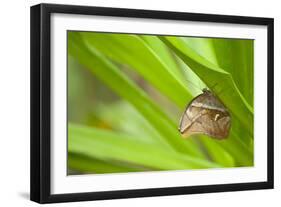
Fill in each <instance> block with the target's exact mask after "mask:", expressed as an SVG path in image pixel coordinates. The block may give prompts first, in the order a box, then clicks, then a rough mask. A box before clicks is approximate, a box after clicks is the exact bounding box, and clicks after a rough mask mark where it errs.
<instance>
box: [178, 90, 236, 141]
mask: <svg viewBox="0 0 281 207" xmlns="http://www.w3.org/2000/svg"><path fill="white" fill-rule="evenodd" d="M230 127H231V116H230V113H229V112H228V110H227V108H226V107H225V106H224V105H223V104H222V102H221V101H220V100H219V99H218V98H217V97H216V96H215V95H214V94H213V93H212V92H211V91H210V90H208V89H206V88H205V89H203V93H202V94H200V95H198V96H197V97H195V98H194V99H193V100H192V101H191V102H190V103H189V104H188V105H187V107H186V109H185V111H184V113H183V115H182V117H181V119H180V124H179V131H180V133H181V134H182V136H183V137H189V136H190V135H193V134H206V135H208V136H210V137H212V138H215V139H225V138H227V137H228V135H229V131H230Z"/></svg>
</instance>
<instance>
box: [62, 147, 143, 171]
mask: <svg viewBox="0 0 281 207" xmlns="http://www.w3.org/2000/svg"><path fill="white" fill-rule="evenodd" d="M67 164H68V167H69V169H71V170H74V171H75V172H76V173H71V174H72V175H73V174H81V173H82V174H85V173H86V174H88V173H89V174H90V173H96V174H97V173H122V172H143V171H146V170H148V169H146V168H144V167H140V166H132V165H130V166H127V165H128V164H127V165H126V164H124V163H120V162H119V163H118V162H116V161H110V160H99V159H96V158H91V157H88V156H85V155H83V154H77V153H71V152H69V154H68V159H67Z"/></svg>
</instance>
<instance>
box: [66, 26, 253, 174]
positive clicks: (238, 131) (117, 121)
mask: <svg viewBox="0 0 281 207" xmlns="http://www.w3.org/2000/svg"><path fill="white" fill-rule="evenodd" d="M253 49H254V40H241V39H220V38H199V37H178V36H154V35H134V34H113V33H97V32H76V31H69V32H68V68H67V70H68V174H84V173H115V172H119V173H120V172H138V171H155V170H185V169H205V168H221V167H222V168H224V167H241V166H252V165H253V158H254V157H253V155H254V153H253V143H254V138H253V116H254V109H253V100H254V98H253V67H254V66H253V55H254V54H253ZM205 87H207V88H209V89H210V90H211V91H212V92H213V93H214V94H215V95H216V96H217V97H219V99H220V100H221V101H222V102H223V104H224V105H225V106H226V107H227V108H228V110H229V111H230V113H231V118H232V126H231V131H230V135H229V137H228V138H227V139H225V140H216V139H213V138H210V137H208V136H205V135H194V136H191V137H189V138H187V139H183V138H182V137H181V135H180V133H179V132H178V124H179V120H180V117H181V114H182V113H183V111H184V109H185V107H186V105H187V104H188V103H189V102H190V101H191V100H192V99H193V98H194V97H195V96H197V95H198V94H200V93H202V89H203V88H205Z"/></svg>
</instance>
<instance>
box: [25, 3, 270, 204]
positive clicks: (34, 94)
mask: <svg viewBox="0 0 281 207" xmlns="http://www.w3.org/2000/svg"><path fill="white" fill-rule="evenodd" d="M53 13H67V14H83V15H99V16H113V17H134V18H151V19H166V20H181V21H194V22H210V23H211V22H219V23H233V24H248V25H265V26H267V34H268V37H267V38H268V39H267V45H268V46H267V58H268V62H267V75H268V85H267V92H268V97H267V104H268V106H267V107H268V108H267V114H268V120H267V127H268V131H267V133H268V134H267V156H268V157H267V158H268V159H267V175H268V177H267V181H266V182H249V183H238V184H221V185H203V186H187V187H167V188H153V189H137V190H121V191H105V192H87V193H74V194H51V193H50V187H51V186H50V185H51V183H50V170H51V160H50V150H51V143H50V135H51V134H50V130H51V114H50V112H51V110H50V107H51V104H50V103H51V90H50V81H51V74H50V58H51V55H50V52H51V50H50V32H51V25H50V24H51V22H50V15H51V14H53ZM30 24H31V36H30V42H31V59H30V62H31V129H30V130H31V152H30V159H31V169H30V170H31V173H30V199H31V200H32V201H36V202H39V203H53V202H69V201H86V200H102V199H118V198H133V197H145V196H164V195H179V194H194V193H210V192H224V191H241V190H254V189H270V188H273V177H274V170H273V164H274V158H273V154H274V152H273V149H274V147H273V132H274V129H273V120H274V117H273V116H274V111H273V110H274V108H273V95H274V89H273V86H274V83H273V80H274V78H273V73H274V72H273V34H274V32H273V28H274V20H273V19H272V18H260V17H245V16H228V15H213V14H195V13H182V12H169V11H153V10H136V9H121V8H104V7H89V6H72V5H56V4H39V5H35V6H32V7H31V22H30Z"/></svg>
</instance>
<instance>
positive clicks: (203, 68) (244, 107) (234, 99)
mask: <svg viewBox="0 0 281 207" xmlns="http://www.w3.org/2000/svg"><path fill="white" fill-rule="evenodd" d="M159 38H160V39H161V40H162V41H163V42H165V43H166V44H167V45H168V46H169V47H170V48H171V49H172V50H173V51H174V52H175V53H176V54H177V55H178V56H179V57H180V58H181V59H182V60H183V61H184V62H185V63H186V64H187V65H188V66H189V67H190V68H191V69H192V70H193V71H194V72H195V73H196V74H197V75H198V76H199V77H200V79H201V80H203V81H204V82H205V83H206V85H207V86H208V87H209V88H210V89H211V90H212V91H213V92H214V93H215V94H216V95H217V96H218V97H219V98H220V99H221V100H222V101H223V103H224V104H225V105H226V107H227V108H228V109H229V110H230V112H231V114H232V116H235V117H237V119H239V121H240V123H241V124H242V125H243V126H244V129H246V130H247V131H248V133H249V134H250V135H252V134H253V108H252V107H251V106H250V105H249V104H248V103H247V101H246V99H245V98H244V97H243V95H242V94H241V93H240V91H239V89H238V87H237V85H236V84H235V82H234V80H233V78H232V76H231V74H230V73H228V72H226V71H225V70H224V69H222V68H220V67H218V66H217V65H215V64H213V63H211V62H210V61H208V60H207V59H205V58H204V57H202V56H201V55H199V54H197V53H196V52H195V51H194V50H192V49H191V48H190V47H189V46H188V45H187V44H186V42H184V41H183V40H182V38H178V37H159Z"/></svg>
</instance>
